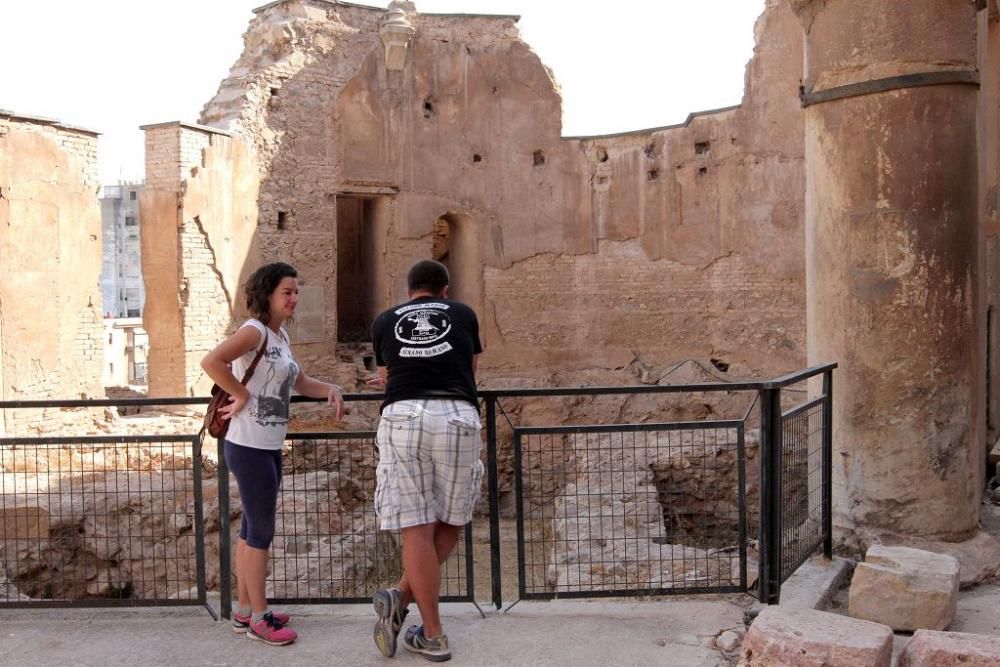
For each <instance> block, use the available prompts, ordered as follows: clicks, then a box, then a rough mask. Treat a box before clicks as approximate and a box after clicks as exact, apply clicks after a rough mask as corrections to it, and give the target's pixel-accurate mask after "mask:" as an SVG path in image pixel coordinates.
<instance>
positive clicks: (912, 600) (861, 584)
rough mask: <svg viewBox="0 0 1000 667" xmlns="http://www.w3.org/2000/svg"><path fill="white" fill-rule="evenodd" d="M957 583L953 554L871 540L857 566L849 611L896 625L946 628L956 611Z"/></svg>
mask: <svg viewBox="0 0 1000 667" xmlns="http://www.w3.org/2000/svg"><path fill="white" fill-rule="evenodd" d="M958 584H959V563H958V560H957V559H955V558H953V557H952V556H947V555H943V554H935V553H931V552H929V551H921V550H919V549H910V548H908V547H883V546H878V545H876V546H872V547H871V548H869V549H868V553H867V554H866V555H865V562H863V563H858V565H857V566H856V567H855V569H854V578H853V579H852V581H851V590H850V612H849V613H850V615H851V616H853V617H855V618H860V619H865V620H869V621H876V622H879V623H884V624H886V625H888V626H889V627H891V628H893V629H894V630H904V631H913V630H920V629H928V630H943V629H945V628H947V627H948V625H949V624H950V623H951V621H952V619H953V618H954V617H955V609H956V606H957V604H958Z"/></svg>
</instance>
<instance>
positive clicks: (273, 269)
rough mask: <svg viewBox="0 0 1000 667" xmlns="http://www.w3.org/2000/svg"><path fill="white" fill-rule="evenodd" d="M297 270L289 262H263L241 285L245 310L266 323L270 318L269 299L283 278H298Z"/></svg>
mask: <svg viewBox="0 0 1000 667" xmlns="http://www.w3.org/2000/svg"><path fill="white" fill-rule="evenodd" d="M298 277H299V272H298V271H296V270H295V267H294V266H292V265H291V264H286V263H284V262H273V263H271V264H265V265H264V266H262V267H260V268H259V269H257V270H256V271H254V272H253V274H251V276H250V278H248V279H247V282H246V284H245V285H243V291H244V292H246V295H247V310H249V311H250V314H251V315H253V316H254V317H256V318H257V319H258V320H260V321H261V322H263V323H264V324H267V323H268V321H269V320H270V319H271V308H270V303H269V301H268V300H269V299H270V298H271V294H273V293H274V290H276V289H278V285H279V284H280V283H281V281H282V280H284V279H285V278H298Z"/></svg>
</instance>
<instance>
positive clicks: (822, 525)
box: [0, 364, 836, 616]
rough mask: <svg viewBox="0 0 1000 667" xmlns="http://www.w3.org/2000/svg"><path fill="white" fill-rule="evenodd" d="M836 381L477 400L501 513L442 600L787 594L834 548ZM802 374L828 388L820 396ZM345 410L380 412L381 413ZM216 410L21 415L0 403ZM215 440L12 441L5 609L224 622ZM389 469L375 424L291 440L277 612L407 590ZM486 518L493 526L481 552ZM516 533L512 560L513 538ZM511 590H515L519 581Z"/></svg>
mask: <svg viewBox="0 0 1000 667" xmlns="http://www.w3.org/2000/svg"><path fill="white" fill-rule="evenodd" d="M835 367H836V366H835V364H828V365H826V366H820V367H816V368H811V369H807V370H804V371H800V372H798V373H795V374H792V375H788V376H784V377H781V378H777V379H774V380H766V381H747V382H738V383H726V382H717V383H703V384H687V385H667V386H640V387H597V388H573V389H520V390H503V391H493V390H484V391H482V392H481V397H482V401H483V407H484V415H485V419H484V434H485V439H486V445H487V446H486V451H485V458H486V461H485V462H486V465H487V480H488V482H487V485H486V486H487V489H486V493H485V499H486V500H487V501H488V502H486V503H481V506H480V510H481V514H480V516H477V518H476V519H474V521H473V523H472V524H470V525H469V526H467V527H466V530H465V536H464V538H465V539H464V540H460V542H459V546H458V548H457V549H456V552H455V553H454V554H453V555H452V556H451V557H450V558H449V560H448V561H447V562H446V563H445V567H444V569H443V572H442V593H443V598H444V599H446V600H449V601H469V602H475V600H476V591H477V587H476V582H477V581H479V582H480V583H481V584H483V583H484V582H486V581H488V584H489V588H490V598H491V602H492V603H493V604H494V605H496V606H497V607H498V608H499V607H501V606H502V605H503V602H504V599H505V597H506V599H507V600H508V601H510V600H511V598H512V597H513V596H514V593H513V591H514V590H516V596H517V597H516V599H539V598H556V597H594V596H612V595H613V596H624V595H664V594H680V593H684V594H690V593H719V592H738V591H747V592H750V593H752V594H754V595H757V596H758V597H759V598H760V599H761V600H762V601H764V602H767V603H774V602H777V600H778V596H779V594H780V588H781V584H782V583H783V582H784V581H785V580H786V579H787V578H788V576H790V575H791V573H792V572H794V571H795V569H796V568H797V567H799V565H801V563H802V562H804V560H805V559H807V558H808V557H809V556H810V555H812V554H813V553H815V552H816V550H817V549H818V548H820V547H822V548H823V551H824V552H825V554H826V555H827V556H828V557H829V556H830V555H831V549H832V533H831V514H830V508H831V474H830V467H831V461H832V459H831V446H832V440H831V428H832V412H831V409H832V398H831V396H832V393H831V388H832V377H833V369H834V368H835ZM810 378H815V379H816V380H819V379H821V380H822V384H821V385H819V383H818V382H817V384H816V385H815V386H814V387H812V389H813V391H812V392H811V393H812V397H811V398H810V397H809V393H810V392H808V391H806V390H804V389H803V388H802V385H803V384H804V383H805V382H806V381H807V380H810ZM710 396H716V397H734V396H739V397H745V400H744V401H743V403H742V404H741V407H740V409H739V410H738V412H737V414H733V415H730V416H726V417H724V418H719V417H718V416H716V417H715V418H713V419H698V420H690V419H685V420H681V419H676V420H670V419H667V420H663V419H661V420H659V421H656V422H652V423H647V422H646V420H648V419H649V418H650V417H655V416H656V415H670V414H672V412H671V410H672V408H671V407H670V405H669V404H668V403H669V401H670V400H671V399H676V398H678V397H681V398H684V399H690V398H692V397H698V400H699V401H702V400H704V399H705V397H710ZM610 397H617V398H615V399H614V400H622V401H623V403H622V404H621V407H620V408H619V410H618V413H617V414H616V415H612V416H611V417H610V418H609V417H608V416H607V415H606V414H605V413H603V412H602V411H601V410H599V409H598V408H597V407H596V406H597V405H598V403H600V402H601V401H607V400H611V398H610ZM345 398H346V399H347V400H348V401H350V402H354V403H357V404H360V405H365V404H366V403H367V405H368V407H369V408H372V407H373V405H374V403H373V401H377V400H379V399H380V397H379V396H376V395H372V394H355V395H349V396H347V397H345ZM640 399H641V400H643V401H646V402H645V403H641V404H640V406H639V407H638V408H635V407H633V408H632V410H633V412H637V414H631V415H630V414H628V410H626V409H625V406H626V404H627V403H628V402H629V401H630V400H636V401H638V400H640ZM293 400H295V401H296V402H297V403H302V402H307V400H308V399H301V398H296V399H293ZM544 401H556V402H557V403H558V402H562V403H561V405H565V404H566V402H567V401H569V402H573V403H574V404H576V403H579V402H581V401H591V402H592V405H593V406H594V410H593V414H594V415H604V416H601V417H598V418H597V421H603V422H605V423H593V421H595V419H594V418H593V416H592V414H591V413H590V412H588V410H587V409H583V410H582V411H581V410H577V411H576V413H574V412H573V410H569V411H568V412H567V414H568V415H569V416H567V417H566V418H563V419H559V420H557V421H558V423H552V424H544V423H536V422H537V418H536V419H532V418H531V417H530V416H529V415H532V414H548V415H552V414H554V412H553V411H551V410H550V411H548V412H546V411H544V410H542V411H538V410H532V406H537V404H539V403H540V402H544ZM205 403H207V399H184V398H171V399H119V400H91V401H87V400H79V401H76V400H69V401H8V402H0V410H4V411H18V413H19V414H22V412H21V411H40V412H42V413H44V414H46V415H49V416H50V415H51V414H52V413H53V411H56V410H80V409H88V408H117V409H118V410H119V411H120V412H121V413H122V414H124V413H126V412H128V413H130V414H132V413H135V412H136V411H140V410H147V409H150V408H151V407H154V406H158V407H160V408H163V407H164V406H184V407H183V408H182V409H187V410H191V409H192V406H198V405H204V404H205ZM197 410H200V408H198V407H195V408H194V412H197ZM369 411H370V412H371V413H372V414H373V415H374V410H373V409H370V410H369ZM555 412H558V411H555ZM758 419H759V428H757V424H758V422H757V420H758ZM577 421H578V422H580V423H574V422H577ZM195 422H196V420H195V419H192V418H190V417H189V418H188V419H187V420H186V421H185V420H184V419H180V420H179V423H180V424H181V425H180V426H177V428H180V429H185V428H187V429H193V424H194V423H195ZM618 422H628V423H618ZM202 446H203V443H201V442H199V440H198V438H197V437H196V436H195V435H194V433H184V434H181V435H162V436H155V435H114V436H61V437H57V438H56V437H27V436H24V435H17V436H16V437H5V438H0V608H2V607H39V606H109V605H128V606H139V605H185V604H187V605H204V606H206V607H208V609H209V611H210V612H211V613H212V614H213V616H217V610H215V609H214V608H213V606H212V605H211V604H209V602H208V591H209V590H217V591H219V593H220V598H221V608H220V609H219V610H218V612H221V615H223V616H228V615H229V613H230V610H231V607H230V605H231V602H230V601H231V598H232V592H233V583H234V582H233V572H232V567H231V562H232V553H231V545H232V542H231V540H232V534H233V530H232V528H233V526H234V521H238V519H239V511H238V505H237V503H238V494H236V490H235V484H233V485H230V479H229V474H228V470H227V469H226V466H225V461H224V460H223V459H221V457H218V456H217V455H216V454H215V449H216V448H215V443H214V442H213V441H206V442H205V443H204V446H205V449H206V450H207V451H206V452H203V451H202ZM376 462H377V450H376V447H375V434H374V424H371V425H369V428H366V429H363V430H358V431H352V432H345V431H333V432H292V433H289V435H288V442H287V446H286V449H285V458H284V467H285V470H284V473H285V474H284V481H283V484H282V491H281V496H280V498H279V516H278V525H277V532H276V536H275V540H274V544H273V545H272V560H271V572H270V575H269V580H268V595H269V596H270V597H271V599H273V600H274V601H276V602H284V603H290V602H294V603H312V602H322V603H336V602H361V601H366V600H368V599H370V595H371V592H372V591H373V590H374V589H375V588H376V587H378V586H381V585H384V584H387V583H392V582H394V581H395V580H396V579H397V578H398V576H399V573H400V550H401V545H400V539H399V535H398V533H394V532H385V531H379V530H377V525H376V518H375V515H374V508H373V493H374V486H375V479H374V473H375V464H376ZM203 467H204V468H205V471H206V473H207V474H206V475H205V478H204V479H202V470H203ZM213 472H214V473H215V474H210V473H213ZM475 526H480V527H481V528H482V529H483V530H482V532H483V533H484V534H485V533H487V532H488V535H489V538H488V540H486V539H483V540H482V541H483V543H484V544H483V548H480V547H479V546H478V543H477V544H474V541H473V534H474V532H475V531H474V527H475ZM512 529H513V531H516V545H514V546H516V551H515V550H514V549H513V547H512V546H511V543H510V541H509V540H505V539H504V537H503V536H504V535H508V534H509V533H510V532H512ZM477 555H478V558H477V557H476V556H477ZM486 560H488V561H489V563H488V565H489V568H488V573H487V570H486V568H485V566H486V562H485V561H486ZM512 577H513V578H516V580H517V581H516V588H515V589H510V588H506V589H505V585H506V584H507V583H509V579H510V578H512ZM505 590H506V591H507V592H506V595H505Z"/></svg>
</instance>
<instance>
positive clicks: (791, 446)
mask: <svg viewBox="0 0 1000 667" xmlns="http://www.w3.org/2000/svg"><path fill="white" fill-rule="evenodd" d="M823 405H824V398H823V397H820V398H817V399H815V400H813V401H809V402H808V403H805V404H803V405H800V406H799V407H797V408H795V409H793V410H789V411H788V412H786V413H784V414H783V415H782V416H781V501H780V502H781V581H785V580H787V579H788V577H790V576H791V575H792V573H793V572H795V570H796V569H798V567H799V565H801V564H802V563H803V562H804V561H805V560H806V559H807V558H809V556H810V555H812V553H813V552H814V551H816V549H817V548H819V547H820V546H821V545H822V544H823V539H824V533H823V521H822V519H823V516H822V513H823V486H822V485H823V468H822V465H823V432H822V431H823Z"/></svg>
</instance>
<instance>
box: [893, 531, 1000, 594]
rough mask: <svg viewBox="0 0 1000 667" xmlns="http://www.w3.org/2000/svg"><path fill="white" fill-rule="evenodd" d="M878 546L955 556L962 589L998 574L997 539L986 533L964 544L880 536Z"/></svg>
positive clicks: (980, 532)
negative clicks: (959, 566)
mask: <svg viewBox="0 0 1000 667" xmlns="http://www.w3.org/2000/svg"><path fill="white" fill-rule="evenodd" d="M878 543H879V544H882V545H883V546H898V547H902V546H906V547H910V548H913V549H922V550H924V551H933V552H934V553H936V554H947V555H949V556H954V557H955V558H957V559H958V562H959V564H960V565H961V566H962V568H961V572H960V574H959V576H960V577H961V579H960V586H961V587H962V588H969V587H971V586H975V585H977V584H980V583H982V582H983V581H986V580H987V579H992V578H994V577H996V576H997V575H1000V539H997V537H996V536H994V535H991V534H990V533H988V532H984V531H979V532H978V533H976V535H975V536H973V537H971V538H970V539H968V540H965V541H964V542H942V541H939V540H928V539H925V538H920V537H914V536H912V535H896V534H880V535H879V536H878Z"/></svg>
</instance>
